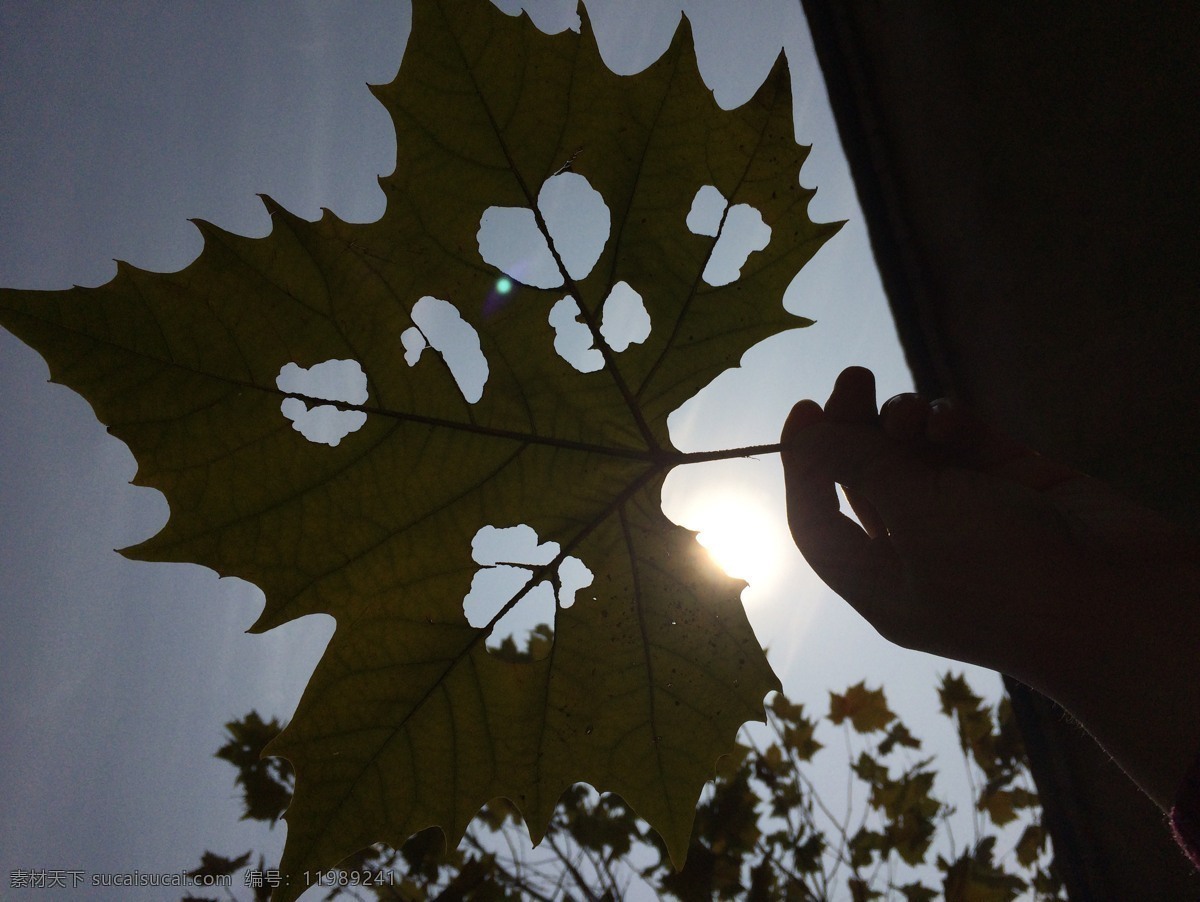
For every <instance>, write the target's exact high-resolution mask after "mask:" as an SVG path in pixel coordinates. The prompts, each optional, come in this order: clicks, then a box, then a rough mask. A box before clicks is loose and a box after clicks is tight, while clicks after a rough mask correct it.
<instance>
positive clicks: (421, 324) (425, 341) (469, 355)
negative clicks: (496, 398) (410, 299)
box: [400, 296, 488, 404]
mask: <svg viewBox="0 0 1200 902" xmlns="http://www.w3.org/2000/svg"><path fill="white" fill-rule="evenodd" d="M412 319H413V322H414V323H415V324H416V325H414V326H411V327H409V328H408V329H405V330H404V332H403V333H402V334H401V336H400V342H401V344H403V345H404V362H405V363H407V364H408V365H409V366H416V365H417V362H418V361H419V360H420V359H421V354H422V352H423V351H424V350H425V349H426V348H428V347H432V348H433V349H434V350H435V351H437V352H438V353H439V354H441V355H442V359H443V360H445V361H446V366H447V367H448V368H449V370H450V375H451V376H453V377H454V381H455V383H457V385H458V389H459V391H461V392H462V395H463V397H464V398H465V399H466V401H467V403H468V404H474V403H476V402H477V401H478V400H479V399H480V398H482V397H483V386H484V385H485V384H486V383H487V377H488V365H487V359H486V358H485V357H484V356H483V349H482V348H481V347H480V346H479V333H478V332H476V331H475V327H474V326H472V325H471V324H470V323H468V322H467V321H466V320H464V319H463V318H462V314H460V313H459V312H458V308H457V307H455V306H454V305H453V304H451V303H450V302H449V301H443V300H440V299H438V298H433V297H429V296H426V297H423V298H421V299H420V300H419V301H417V303H416V304H414V305H413V309H412Z"/></svg>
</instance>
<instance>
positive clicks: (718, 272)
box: [687, 185, 771, 288]
mask: <svg viewBox="0 0 1200 902" xmlns="http://www.w3.org/2000/svg"><path fill="white" fill-rule="evenodd" d="M726 208H728V209H726ZM722 217H724V222H722ZM687 227H688V229H689V231H691V232H692V233H693V234H696V235H707V236H709V237H715V238H716V239H717V244H716V246H715V247H714V248H713V249H712V253H711V254H710V255H709V258H708V264H707V265H706V266H705V267H704V274H703V279H704V281H705V282H707V283H708V284H709V285H712V286H713V287H714V288H719V287H720V286H722V285H728V284H730V283H731V282H736V281H737V280H738V279H739V278H741V275H742V267H743V266H745V265H746V261H747V260H748V259H750V255H751V254H752V253H754V252H755V251H761V250H764V249H765V248H766V246H767V245H768V244H770V242H771V227H770V226H769V225H767V224H766V223H765V222H764V221H763V218H762V213H760V212H759V211H758V210H756V209H755V208H754V207H752V206H750V205H749V204H734V205H733V206H732V207H730V206H729V201H727V200H726V199H725V196H724V195H723V194H722V193H721V192H720V191H719V190H717V188H715V187H714V186H713V185H704V186H702V187H701V188H700V190H699V191H697V192H696V196H695V197H694V198H693V199H692V208H691V210H689V211H688V215H687Z"/></svg>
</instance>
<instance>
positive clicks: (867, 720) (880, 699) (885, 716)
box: [829, 683, 896, 733]
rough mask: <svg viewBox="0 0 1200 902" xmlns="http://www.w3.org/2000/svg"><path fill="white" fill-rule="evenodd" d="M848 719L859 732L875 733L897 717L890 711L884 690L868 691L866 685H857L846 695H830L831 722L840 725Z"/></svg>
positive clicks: (833, 693)
mask: <svg viewBox="0 0 1200 902" xmlns="http://www.w3.org/2000/svg"><path fill="white" fill-rule="evenodd" d="M846 718H850V724H851V726H853V727H854V729H855V730H856V731H857V732H859V733H873V732H874V731H876V730H882V729H884V728H885V727H886V726H887V725H888V724H889V723H891V722H892V721H893V720H895V719H896V715H895V714H893V713H892V712H891V711H890V710H888V706H887V699H886V698H885V697H884V694H883V690H882V689H868V688H867V686H866V683H855V684H854V685H853V686H851V687H850V688H849V689H847V690H846V692H845V694H844V695H839V694H838V693H836V692H830V693H829V719H830V721H832V722H833V723H834V724H840V723H841V722H842V721H843V720H845V719H846Z"/></svg>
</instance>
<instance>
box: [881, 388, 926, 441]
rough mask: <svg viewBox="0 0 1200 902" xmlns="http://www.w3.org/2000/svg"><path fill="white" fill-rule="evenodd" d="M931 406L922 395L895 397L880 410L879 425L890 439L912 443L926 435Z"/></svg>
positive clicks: (907, 393) (907, 394)
mask: <svg viewBox="0 0 1200 902" xmlns="http://www.w3.org/2000/svg"><path fill="white" fill-rule="evenodd" d="M928 419H929V405H928V404H927V403H925V399H924V398H922V397H921V396H920V395H917V394H913V393H912V392H906V393H904V394H901V395H893V396H892V397H890V398H888V399H887V400H886V401H884V402H883V406H882V407H880V408H879V424H880V426H881V427H882V428H883V431H884V433H885V434H886V435H888V436H889V437H890V438H893V439H895V440H896V441H901V442H911V441H915V440H916V439H918V438H920V437H921V436H923V435H924V434H925V431H926V421H927V420H928Z"/></svg>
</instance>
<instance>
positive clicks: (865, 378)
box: [825, 366, 878, 423]
mask: <svg viewBox="0 0 1200 902" xmlns="http://www.w3.org/2000/svg"><path fill="white" fill-rule="evenodd" d="M825 414H826V415H827V416H828V417H829V419H831V420H834V421H836V422H839V423H866V422H870V421H872V420H874V419H875V417H876V416H877V414H878V410H877V408H876V406H875V374H874V373H873V372H871V371H870V370H869V369H867V368H866V367H862V366H848V367H846V368H845V369H844V370H842V372H841V373H840V374H839V375H838V377H837V380H836V381H835V382H834V384H833V392H832V393H831V394H830V395H829V400H828V401H827V402H825Z"/></svg>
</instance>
